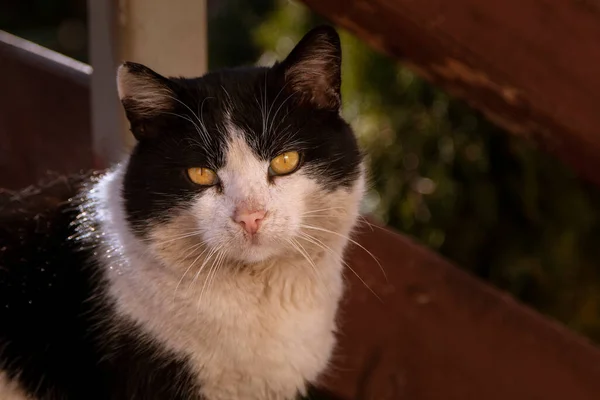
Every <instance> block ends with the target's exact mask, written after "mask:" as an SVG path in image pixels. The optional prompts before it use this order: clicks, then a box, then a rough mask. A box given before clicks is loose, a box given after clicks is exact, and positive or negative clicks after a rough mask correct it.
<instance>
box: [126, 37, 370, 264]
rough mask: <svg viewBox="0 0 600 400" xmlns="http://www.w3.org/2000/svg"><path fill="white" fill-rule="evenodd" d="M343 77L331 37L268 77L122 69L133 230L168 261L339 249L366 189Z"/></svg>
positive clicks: (268, 71)
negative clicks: (130, 146)
mask: <svg viewBox="0 0 600 400" xmlns="http://www.w3.org/2000/svg"><path fill="white" fill-rule="evenodd" d="M340 68H341V49H340V41H339V37H338V35H337V33H336V32H335V30H334V29H333V28H330V27H319V28H316V29H314V30H312V31H311V32H309V33H308V34H307V35H306V36H305V37H304V38H303V39H302V41H301V42H300V43H299V44H298V45H297V46H296V47H295V48H294V49H293V51H292V52H291V53H290V54H289V56H288V57H287V58H286V59H285V60H284V61H282V62H280V63H277V64H275V65H274V66H273V67H270V68H264V67H248V68H237V69H227V70H221V71H217V72H212V73H208V74H206V75H204V76H203V77H201V78H196V79H184V78H166V77H163V76H161V75H159V74H157V73H155V72H153V71H152V70H150V69H149V68H147V67H145V66H142V65H139V64H134V63H125V64H123V65H122V66H121V67H120V68H119V72H118V89H119V96H120V98H121V101H122V103H123V106H124V108H125V111H126V114H127V118H128V119H129V121H130V124H131V131H132V132H133V135H134V136H135V138H136V139H137V145H136V146H135V148H134V150H133V152H132V155H131V157H130V159H129V162H128V164H127V170H126V173H125V176H124V180H123V191H122V194H123V202H124V209H125V213H126V216H127V219H128V222H129V224H130V227H131V228H132V231H133V232H135V234H136V235H137V236H138V237H140V238H142V239H144V243H150V246H151V247H152V249H153V251H154V252H155V253H157V254H158V255H159V256H160V257H162V258H165V259H166V260H169V259H172V258H174V257H175V258H179V259H193V258H196V257H202V254H203V257H204V258H207V257H212V258H213V260H214V259H216V258H218V257H219V258H222V259H223V258H225V259H229V260H236V261H239V262H241V263H243V264H254V263H260V262H262V261H265V260H270V259H273V258H277V257H283V256H287V255H290V254H296V255H297V256H304V255H303V254H302V253H303V252H306V249H308V248H309V247H311V246H316V248H320V249H321V250H324V249H325V248H327V247H329V246H331V244H332V243H334V242H336V243H339V242H340V240H342V239H341V237H343V236H344V235H346V234H347V233H348V232H349V230H350V229H351V227H352V226H353V224H354V222H355V220H356V218H357V213H358V206H359V201H360V198H361V195H362V190H363V182H362V180H363V172H362V166H361V153H360V151H359V148H358V146H357V142H356V139H355V137H354V134H353V132H352V130H351V128H350V127H349V125H348V124H347V123H346V122H345V121H344V120H343V119H342V118H341V116H340V105H341V95H340V84H341V74H340Z"/></svg>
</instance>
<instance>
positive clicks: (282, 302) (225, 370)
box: [92, 165, 344, 399]
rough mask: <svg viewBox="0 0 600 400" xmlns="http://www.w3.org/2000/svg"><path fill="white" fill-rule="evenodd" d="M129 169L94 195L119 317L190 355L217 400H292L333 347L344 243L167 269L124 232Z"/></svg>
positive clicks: (119, 170)
mask: <svg viewBox="0 0 600 400" xmlns="http://www.w3.org/2000/svg"><path fill="white" fill-rule="evenodd" d="M124 168H125V166H124V165H122V166H120V167H118V168H117V169H115V170H114V172H111V173H110V174H108V175H107V176H106V177H104V178H103V179H102V180H101V181H100V182H99V183H98V185H97V186H96V187H95V189H94V193H93V195H92V196H93V198H94V201H95V204H96V205H95V207H96V210H97V218H98V221H99V224H100V228H101V230H102V232H103V234H104V240H103V242H102V243H101V244H100V246H101V248H102V251H100V252H99V254H101V255H102V257H104V258H103V260H102V264H103V265H104V267H105V269H106V273H107V277H108V280H109V288H110V289H109V292H110V294H111V296H112V297H113V298H114V300H115V302H116V306H117V309H118V310H119V312H120V313H123V314H125V315H127V316H128V317H130V318H132V319H133V320H135V321H136V322H138V323H139V324H140V325H141V326H142V327H144V328H145V329H147V330H148V331H149V332H150V333H151V335H152V336H154V337H156V338H157V339H159V341H160V342H162V343H164V345H165V346H168V347H170V348H171V350H174V351H176V352H179V353H182V354H185V355H187V356H188V357H189V358H190V360H191V361H192V363H193V364H195V365H196V366H197V369H198V371H199V379H200V380H201V381H203V382H205V385H204V388H203V391H204V393H205V394H211V396H209V398H211V399H213V398H214V399H221V398H223V399H225V398H246V399H264V398H273V399H287V398H292V397H293V396H294V393H295V392H296V391H297V390H301V389H302V388H303V385H304V382H306V381H313V380H314V379H315V378H316V376H317V374H318V373H319V372H320V371H321V370H322V369H323V368H324V367H325V365H326V364H327V362H328V360H329V357H330V355H331V352H332V350H333V347H334V343H335V338H334V334H333V332H334V331H335V316H336V312H337V307H338V302H339V299H340V297H341V295H342V291H343V283H342V276H341V271H342V259H341V256H340V254H341V253H342V251H343V246H344V242H343V241H342V240H340V241H339V243H335V244H334V245H333V247H336V248H337V249H336V250H337V251H333V249H332V251H331V252H327V251H320V252H316V251H315V252H313V253H312V254H307V257H304V256H303V255H302V254H300V253H299V254H298V255H296V256H288V257H280V258H278V259H273V260H268V261H266V262H264V263H261V264H256V265H246V266H241V265H239V264H238V263H235V262H230V261H227V260H219V261H214V260H213V263H212V264H209V263H210V260H207V258H208V257H207V256H203V257H199V258H198V259H195V260H194V259H188V261H187V262H188V263H191V262H194V263H196V265H197V266H201V265H202V264H201V263H205V268H201V269H200V268H196V269H195V270H194V271H191V272H190V271H189V270H187V271H186V268H184V267H185V265H180V266H178V267H179V268H167V266H165V265H162V262H164V261H160V260H157V259H156V258H155V257H153V255H152V252H151V251H148V249H147V248H146V246H145V245H144V243H143V242H142V241H141V239H139V238H137V237H135V235H134V234H133V233H132V232H131V231H130V230H129V229H128V228H127V224H126V219H125V217H124V211H123V202H122V199H121V196H119V193H120V188H121V180H122V176H123V171H124ZM207 254H208V253H207ZM183 260H186V259H185V258H184V259H183ZM180 262H181V261H180ZM208 265H210V266H211V267H208ZM188 266H189V265H188ZM171 267H172V266H171ZM173 271H181V273H173ZM198 271H200V272H198ZM240 380H241V381H240ZM242 382H245V383H244V384H242ZM231 391H237V392H231Z"/></svg>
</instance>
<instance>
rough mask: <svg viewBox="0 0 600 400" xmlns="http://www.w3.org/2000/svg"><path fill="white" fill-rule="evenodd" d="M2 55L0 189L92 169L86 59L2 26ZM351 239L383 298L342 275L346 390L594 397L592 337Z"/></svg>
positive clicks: (597, 354) (381, 243)
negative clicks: (345, 288) (51, 49)
mask: <svg viewBox="0 0 600 400" xmlns="http://www.w3.org/2000/svg"><path fill="white" fill-rule="evenodd" d="M344 4H345V3H344ZM317 8H318V7H317ZM382 24H383V22H382ZM380 40H384V39H383V38H382V39H380ZM406 40H407V41H409V40H413V39H411V38H407V39H406ZM0 60H1V62H0V88H2V90H0V152H1V157H0V187H5V188H13V189H15V188H18V187H21V186H25V185H29V184H31V183H34V182H35V181H36V180H37V179H39V178H42V177H43V176H44V175H45V174H46V170H54V171H57V172H60V173H66V172H76V171H78V170H79V169H87V168H89V167H90V166H91V160H92V156H91V153H92V150H91V147H92V140H91V132H90V107H89V98H90V92H89V84H88V82H89V74H90V73H91V70H90V68H89V67H87V66H85V65H82V64H79V63H74V62H72V60H67V59H65V58H64V57H60V56H58V55H56V54H55V53H52V52H48V51H47V50H44V49H40V48H39V47H37V46H35V45H32V44H31V43H29V42H26V41H23V40H21V39H17V38H14V37H13V36H9V35H7V34H3V33H2V34H0ZM357 239H358V241H359V242H360V243H361V244H362V245H363V246H365V248H366V249H368V250H369V251H370V252H372V253H373V254H374V255H375V256H376V257H377V258H378V259H379V261H380V263H381V264H382V265H383V267H384V268H385V270H386V273H387V276H388V279H387V281H386V279H385V278H384V277H383V275H382V273H381V271H380V270H379V267H378V266H377V264H376V263H375V262H374V261H373V259H372V258H371V257H370V256H369V255H368V254H367V253H366V252H365V251H364V250H363V249H361V248H359V247H357V246H354V247H352V248H351V250H350V252H349V254H348V259H349V261H350V265H351V267H352V268H353V269H354V270H355V271H356V272H357V273H358V274H359V275H360V276H361V277H362V278H363V279H364V280H365V281H366V283H367V284H368V285H369V286H370V287H371V289H373V291H374V292H375V293H376V294H377V296H379V299H378V298H377V297H376V296H375V295H373V294H372V293H371V292H370V291H369V290H368V289H367V288H366V287H365V286H364V285H363V283H361V282H360V281H359V280H358V279H357V278H356V276H354V275H353V274H352V273H348V275H347V281H348V283H349V289H348V294H347V296H346V299H345V301H344V304H343V306H342V312H341V314H340V323H341V329H340V335H339V336H340V341H341V342H340V347H339V349H338V350H337V352H336V357H335V360H334V363H333V365H332V368H331V370H330V371H329V372H328V374H327V375H326V377H325V378H324V381H323V382H324V386H326V387H328V388H329V389H330V390H331V391H332V392H333V393H335V394H337V395H338V396H339V397H340V398H341V399H348V400H352V399H364V400H367V399H377V400H379V399H382V400H383V399H410V400H470V399H473V400H484V399H485V400H506V399H510V400H532V399H543V400H553V399H556V400H564V399H569V400H592V399H594V400H595V399H598V398H599V396H600V350H598V349H597V348H596V347H594V346H593V345H592V344H590V343H589V342H588V341H587V340H585V339H583V338H581V337H579V336H577V335H575V334H573V333H571V332H569V331H567V330H566V329H565V328H563V327H562V326H560V325H558V324H556V323H554V322H552V321H549V320H547V319H545V318H543V317H542V316H540V315H539V314H537V313H536V312H534V311H532V310H530V309H528V308H526V307H523V306H522V305H520V304H518V303H517V302H515V301H514V300H513V299H511V298H510V297H509V296H508V295H506V294H504V293H501V292H499V291H497V290H495V289H493V288H490V287H489V286H487V285H485V284H483V283H482V282H480V281H478V280H476V279H475V278H473V277H471V276H469V275H468V274H466V273H465V272H463V271H461V270H460V269H458V268H457V267H455V266H454V265H452V264H450V263H449V262H447V261H445V260H444V259H442V258H440V257H439V256H437V255H435V254H433V253H432V252H430V251H428V250H426V249H425V248H423V247H422V246H420V245H418V244H416V243H414V242H412V241H411V240H410V239H408V238H406V237H404V236H402V235H400V234H398V233H395V232H392V231H390V230H388V229H385V228H381V227H371V226H369V225H367V224H364V225H362V226H361V228H360V230H359V234H358V236H357Z"/></svg>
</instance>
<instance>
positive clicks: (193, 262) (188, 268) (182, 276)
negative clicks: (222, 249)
mask: <svg viewBox="0 0 600 400" xmlns="http://www.w3.org/2000/svg"><path fill="white" fill-rule="evenodd" d="M207 250H208V247H207V248H206V249H204V250H203V251H202V252H201V253H200V254H199V255H198V257H196V258H195V259H194V261H192V262H191V264H190V266H189V267H187V269H186V270H185V272H184V273H183V275H181V279H179V282H177V286H175V290H174V291H173V302H174V301H175V295H176V294H177V289H179V285H181V282H183V278H184V277H185V275H186V274H187V273H188V272H189V270H190V269H192V267H193V266H194V264H196V261H198V260H199V259H200V257H202V255H203V254H204V253H206V251H207Z"/></svg>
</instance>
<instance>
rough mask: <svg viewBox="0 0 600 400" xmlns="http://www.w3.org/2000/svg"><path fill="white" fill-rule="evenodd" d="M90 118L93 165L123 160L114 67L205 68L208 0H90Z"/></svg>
mask: <svg viewBox="0 0 600 400" xmlns="http://www.w3.org/2000/svg"><path fill="white" fill-rule="evenodd" d="M88 15H89V17H90V50H91V63H92V66H93V67H94V77H93V81H92V106H93V112H92V118H93V129H94V130H93V132H94V148H95V154H96V156H97V158H98V162H97V164H99V165H108V164H111V163H114V162H117V161H119V160H121V158H122V155H123V152H124V151H126V150H127V149H129V148H130V147H131V146H132V144H133V137H132V136H131V134H130V133H129V129H128V123H127V122H126V121H125V118H124V113H123V112H122V110H121V106H120V104H119V101H118V99H117V92H116V86H115V76H116V68H117V66H118V65H119V64H120V63H121V62H123V61H134V62H139V63H142V64H146V65H147V66H149V67H150V68H152V69H154V70H155V71H157V72H158V73H161V74H163V75H183V76H199V75H202V74H204V73H205V72H206V69H207V64H208V63H207V44H206V30H207V27H206V0H178V1H177V4H176V6H175V5H173V4H171V3H170V2H168V1H163V0H121V1H118V2H116V1H115V0H88Z"/></svg>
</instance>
